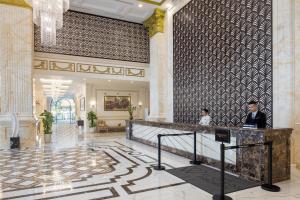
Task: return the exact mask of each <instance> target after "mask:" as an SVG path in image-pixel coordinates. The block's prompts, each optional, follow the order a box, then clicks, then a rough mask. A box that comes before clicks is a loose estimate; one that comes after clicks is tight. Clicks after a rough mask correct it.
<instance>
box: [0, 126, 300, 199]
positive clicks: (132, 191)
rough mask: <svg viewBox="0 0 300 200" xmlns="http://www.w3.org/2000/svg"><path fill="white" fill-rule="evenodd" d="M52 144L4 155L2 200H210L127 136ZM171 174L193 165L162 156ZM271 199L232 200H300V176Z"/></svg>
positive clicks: (258, 193) (0, 156)
mask: <svg viewBox="0 0 300 200" xmlns="http://www.w3.org/2000/svg"><path fill="white" fill-rule="evenodd" d="M54 132H55V133H54V134H53V135H52V143H51V144H46V145H45V144H44V143H43V141H42V138H40V139H38V141H39V143H38V145H37V146H36V147H32V148H28V149H22V150H5V149H2V150H0V169H1V171H0V199H22V200H23V199H24V200H25V199H82V200H83V199H100V200H101V199H113V200H196V199H197V200H199V199H200V200H205V199H212V196H211V195H210V194H208V193H206V192H205V191H202V190H200V189H198V188H197V187H194V186H193V185H191V184H189V183H186V182H184V181H183V180H181V179H179V178H177V177H175V176H173V175H171V174H169V173H167V172H165V171H155V170H153V169H152V167H151V165H152V164H155V163H156V161H157V160H156V149H154V148H152V147H149V146H145V145H143V144H140V143H137V142H133V141H129V140H126V139H125V134H124V133H96V134H91V133H83V132H82V131H80V130H78V129H77V128H76V127H75V126H74V125H58V126H55V127H54ZM163 163H164V165H165V166H167V168H175V167H183V166H188V165H189V164H188V163H189V160H187V159H185V158H182V157H179V156H176V155H173V154H170V153H167V152H163ZM278 185H279V186H280V187H281V189H282V191H281V192H279V193H270V192H266V191H263V190H262V189H261V188H260V187H256V188H252V189H247V190H244V191H239V192H235V193H231V194H229V196H231V197H233V199H241V200H248V199H258V200H260V199H261V200H263V199H264V200H266V199H275V200H276V199H287V200H292V199H300V171H299V170H296V169H294V168H292V179H291V180H290V181H285V182H282V183H279V184H278Z"/></svg>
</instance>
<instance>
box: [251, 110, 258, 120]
mask: <svg viewBox="0 0 300 200" xmlns="http://www.w3.org/2000/svg"><path fill="white" fill-rule="evenodd" d="M256 114H257V111H255V112H252V119H255V116H256Z"/></svg>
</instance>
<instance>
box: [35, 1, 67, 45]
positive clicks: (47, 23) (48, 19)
mask: <svg viewBox="0 0 300 200" xmlns="http://www.w3.org/2000/svg"><path fill="white" fill-rule="evenodd" d="M30 2H31V3H32V8H33V22H34V23H35V24H36V25H37V26H40V28H41V43H42V45H44V46H53V45H56V30H57V29H60V28H62V27H63V13H64V12H66V11H67V10H68V9H69V6H70V5H69V4H70V3H69V0H51V1H50V0H30Z"/></svg>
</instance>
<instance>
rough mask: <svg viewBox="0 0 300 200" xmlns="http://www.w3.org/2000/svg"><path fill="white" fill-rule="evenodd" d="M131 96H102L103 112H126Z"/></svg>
mask: <svg viewBox="0 0 300 200" xmlns="http://www.w3.org/2000/svg"><path fill="white" fill-rule="evenodd" d="M130 104H131V96H104V111H127V110H128V106H129V105H130Z"/></svg>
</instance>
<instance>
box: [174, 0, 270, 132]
mask: <svg viewBox="0 0 300 200" xmlns="http://www.w3.org/2000/svg"><path fill="white" fill-rule="evenodd" d="M173 20H174V21H173V23H174V24H173V25H174V26H173V27H174V29H173V33H174V38H173V41H174V47H173V48H174V55H173V56H174V66H173V70H174V71H173V72H174V122H179V123H197V122H198V120H199V115H200V114H199V112H200V110H201V109H202V108H207V109H209V110H210V116H211V117H212V125H219V126H241V125H242V124H243V123H244V121H245V118H246V116H247V113H248V110H247V102H248V101H250V100H256V101H258V102H259V108H260V110H262V111H263V112H265V113H266V115H267V126H268V127H272V0H238V1H237V0H215V1H212V0H192V1H191V2H190V3H188V4H187V5H186V6H185V7H184V8H182V9H181V10H180V11H178V12H177V13H176V14H175V15H174V17H173Z"/></svg>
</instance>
